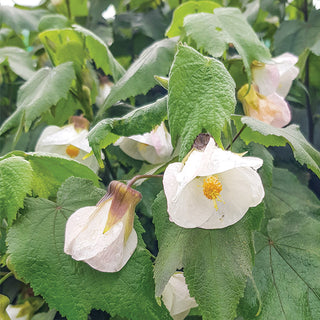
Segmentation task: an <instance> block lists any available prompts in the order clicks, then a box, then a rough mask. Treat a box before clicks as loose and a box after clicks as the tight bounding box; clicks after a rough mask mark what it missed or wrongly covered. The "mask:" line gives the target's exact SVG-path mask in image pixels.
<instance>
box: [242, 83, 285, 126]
mask: <svg viewBox="0 0 320 320" xmlns="http://www.w3.org/2000/svg"><path fill="white" fill-rule="evenodd" d="M238 99H239V100H240V101H241V102H242V106H243V111H244V114H245V115H247V116H249V117H252V118H255V119H257V120H260V121H262V122H265V123H268V124H270V125H272V126H274V127H277V128H282V127H284V126H285V125H287V124H288V123H289V122H290V120H291V112H290V109H289V106H288V104H287V102H286V101H285V100H284V98H282V97H280V96H279V95H277V94H272V95H269V96H264V95H262V94H260V93H259V92H258V91H257V90H256V89H255V86H254V85H252V86H251V87H250V89H249V85H248V84H245V85H244V86H242V87H241V88H240V90H239V91H238Z"/></svg>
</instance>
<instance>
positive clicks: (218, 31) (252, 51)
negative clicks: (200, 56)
mask: <svg viewBox="0 0 320 320" xmlns="http://www.w3.org/2000/svg"><path fill="white" fill-rule="evenodd" d="M184 27H185V29H186V33H187V35H188V36H190V37H191V38H192V39H193V40H194V41H195V42H196V43H197V48H198V49H201V48H203V49H204V50H206V51H207V52H208V53H209V54H211V55H212V56H213V57H220V56H222V55H223V53H224V51H225V50H226V48H227V47H228V45H229V44H230V43H232V44H233V45H234V47H235V48H236V50H237V51H238V53H239V54H240V56H241V57H242V59H243V63H244V66H245V69H246V72H247V76H248V80H249V82H251V70H250V66H251V63H252V61H254V60H257V61H261V62H266V61H268V60H270V58H271V56H270V52H269V50H268V49H267V48H266V47H265V46H264V44H263V43H262V42H260V41H259V39H258V37H257V35H256V34H255V32H254V30H253V29H252V27H251V26H250V25H249V23H248V22H247V20H246V18H245V17H244V16H243V15H242V13H241V12H240V10H239V9H236V8H217V9H215V10H214V14H210V13H197V14H192V15H189V16H187V17H186V18H185V20H184ZM208 34H210V37H208Z"/></svg>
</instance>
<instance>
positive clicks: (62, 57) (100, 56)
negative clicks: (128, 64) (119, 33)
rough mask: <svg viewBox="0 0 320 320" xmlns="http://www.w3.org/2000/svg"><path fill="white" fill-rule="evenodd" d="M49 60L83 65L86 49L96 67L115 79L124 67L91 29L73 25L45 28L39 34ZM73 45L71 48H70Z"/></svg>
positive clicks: (57, 62) (119, 75)
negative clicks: (57, 28) (69, 26)
mask: <svg viewBox="0 0 320 320" xmlns="http://www.w3.org/2000/svg"><path fill="white" fill-rule="evenodd" d="M39 38H40V40H41V41H42V43H43V44H44V45H45V48H46V50H47V51H48V53H49V55H50V57H51V60H52V61H53V63H54V64H55V65H58V64H60V63H63V62H65V61H73V62H76V63H78V64H80V66H83V67H84V65H85V60H86V58H87V51H86V49H87V50H88V54H89V58H90V59H92V60H94V61H95V63H96V66H97V67H98V68H102V69H103V71H104V72H105V74H111V75H112V76H113V77H114V79H115V81H117V80H118V79H119V78H120V77H121V76H122V75H123V73H124V69H123V68H122V67H121V65H120V64H119V63H118V62H117V60H116V59H115V58H114V57H113V55H112V54H111V52H110V50H109V48H108V47H107V46H106V44H105V43H104V42H103V41H102V40H101V39H100V38H99V37H98V36H96V35H95V34H94V33H92V32H91V31H89V30H87V29H85V28H83V27H81V26H78V25H74V26H73V29H71V28H69V29H61V30H47V31H44V32H42V33H41V34H40V35H39ZM72 47H73V50H71V49H72Z"/></svg>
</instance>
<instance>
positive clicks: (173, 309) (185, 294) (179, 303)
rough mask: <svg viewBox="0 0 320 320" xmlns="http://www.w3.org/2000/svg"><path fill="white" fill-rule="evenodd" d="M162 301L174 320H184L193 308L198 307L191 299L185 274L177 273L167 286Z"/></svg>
mask: <svg viewBox="0 0 320 320" xmlns="http://www.w3.org/2000/svg"><path fill="white" fill-rule="evenodd" d="M162 300H163V303H164V304H165V306H166V308H167V309H168V310H169V312H170V315H171V316H172V318H173V319H174V320H183V319H184V318H185V317H186V316H187V315H188V313H189V312H190V309H191V308H195V307H197V306H198V304H197V303H196V301H195V299H194V298H192V297H190V294H189V290H188V286H187V284H186V281H185V278H184V275H183V273H181V272H177V273H175V274H174V275H173V276H172V277H171V278H170V279H169V282H168V283H167V285H166V286H165V288H164V290H163V293H162Z"/></svg>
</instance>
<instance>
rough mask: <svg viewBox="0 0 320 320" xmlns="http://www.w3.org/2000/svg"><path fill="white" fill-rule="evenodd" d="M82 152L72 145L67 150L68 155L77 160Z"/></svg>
mask: <svg viewBox="0 0 320 320" xmlns="http://www.w3.org/2000/svg"><path fill="white" fill-rule="evenodd" d="M79 152H80V149H79V148H77V147H75V146H73V145H72V144H69V145H68V146H67V149H66V153H67V155H68V156H69V157H71V158H75V157H76V156H77V155H78V154H79Z"/></svg>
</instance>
